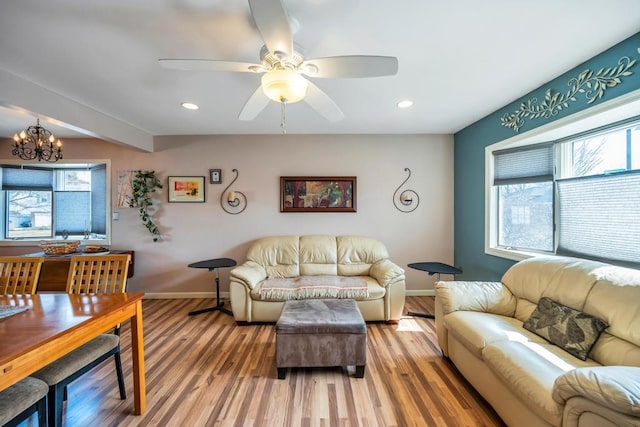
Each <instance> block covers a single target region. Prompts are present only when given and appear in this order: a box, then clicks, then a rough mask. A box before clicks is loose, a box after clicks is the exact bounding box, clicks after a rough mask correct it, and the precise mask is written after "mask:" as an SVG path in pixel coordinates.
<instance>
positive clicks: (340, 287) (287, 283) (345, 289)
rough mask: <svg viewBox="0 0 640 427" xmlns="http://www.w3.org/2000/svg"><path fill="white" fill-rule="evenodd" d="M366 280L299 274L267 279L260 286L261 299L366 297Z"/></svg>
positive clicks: (367, 292)
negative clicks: (297, 275)
mask: <svg viewBox="0 0 640 427" xmlns="http://www.w3.org/2000/svg"><path fill="white" fill-rule="evenodd" d="M368 296H369V290H368V288H367V282H366V281H365V280H364V279H363V278H361V277H355V276H353V277H345V276H299V277H291V278H273V279H267V280H265V281H264V282H263V283H262V286H261V287H260V299H262V300H263V301H287V300H295V299H316V298H353V299H360V298H367V297H368Z"/></svg>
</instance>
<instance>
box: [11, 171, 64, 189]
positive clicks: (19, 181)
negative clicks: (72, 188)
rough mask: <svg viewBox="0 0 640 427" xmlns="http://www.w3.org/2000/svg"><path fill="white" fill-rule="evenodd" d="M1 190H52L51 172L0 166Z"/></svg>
mask: <svg viewBox="0 0 640 427" xmlns="http://www.w3.org/2000/svg"><path fill="white" fill-rule="evenodd" d="M2 189H3V190H26V189H29V190H39V191H52V190H53V172H52V171H51V169H42V168H16V167H9V166H2Z"/></svg>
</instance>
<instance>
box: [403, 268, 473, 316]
mask: <svg viewBox="0 0 640 427" xmlns="http://www.w3.org/2000/svg"><path fill="white" fill-rule="evenodd" d="M407 267H409V268H413V269H416V270H420V271H426V272H427V273H429V276H433V275H434V274H437V275H438V276H437V277H436V281H439V280H440V275H441V274H451V275H453V278H454V279H455V277H456V274H461V273H462V270H460V269H459V268H456V267H454V266H452V265H449V264H443V263H441V262H414V263H411V264H407ZM407 314H408V315H409V316H416V317H424V318H426V319H433V318H435V316H434V315H433V314H430V313H415V312H413V311H408V312H407Z"/></svg>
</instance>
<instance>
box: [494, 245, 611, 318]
mask: <svg viewBox="0 0 640 427" xmlns="http://www.w3.org/2000/svg"><path fill="white" fill-rule="evenodd" d="M600 265H602V263H598V262H596V261H588V260H582V259H577V258H568V257H553V256H549V257H547V256H540V257H533V258H529V259H526V260H524V261H520V262H518V263H517V264H514V265H513V266H511V267H510V268H509V269H508V270H507V271H506V272H505V274H504V275H503V276H502V283H503V284H504V285H505V286H506V287H507V288H509V290H510V291H511V292H512V293H513V294H514V295H515V297H516V299H517V305H516V311H515V317H517V318H518V319H520V320H521V321H522V322H524V321H525V320H527V319H528V318H529V317H530V316H531V313H532V312H533V310H534V309H535V306H536V304H537V303H538V301H539V300H540V298H542V297H543V296H544V297H548V298H551V299H553V300H554V301H558V302H560V303H561V304H565V305H568V306H570V307H576V308H579V309H582V308H583V307H584V303H585V300H586V298H587V295H588V294H589V292H590V290H591V288H592V287H593V285H594V284H595V282H596V280H597V276H596V275H595V274H593V273H592V270H593V269H594V268H597V267H598V266H600Z"/></svg>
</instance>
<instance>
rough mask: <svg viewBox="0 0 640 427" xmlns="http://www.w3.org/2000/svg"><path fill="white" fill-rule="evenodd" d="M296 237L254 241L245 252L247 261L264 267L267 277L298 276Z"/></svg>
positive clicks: (297, 244) (297, 242)
mask: <svg viewBox="0 0 640 427" xmlns="http://www.w3.org/2000/svg"><path fill="white" fill-rule="evenodd" d="M298 240H299V239H298V236H271V237H264V238H262V239H258V240H256V241H255V242H254V243H253V244H252V245H251V247H250V248H249V251H248V252H247V261H254V262H256V263H257V264H260V265H262V266H263V267H264V269H265V270H266V272H267V277H296V276H299V275H300V267H299V258H300V256H299V252H300V250H299V241H298Z"/></svg>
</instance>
